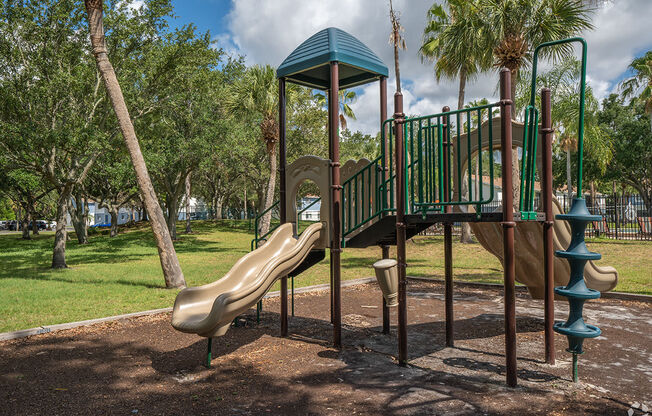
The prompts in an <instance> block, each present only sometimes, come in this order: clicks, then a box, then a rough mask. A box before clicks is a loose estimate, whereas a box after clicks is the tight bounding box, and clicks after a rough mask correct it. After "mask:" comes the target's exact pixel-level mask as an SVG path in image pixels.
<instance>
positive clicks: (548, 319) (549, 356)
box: [541, 88, 555, 364]
mask: <svg viewBox="0 0 652 416" xmlns="http://www.w3.org/2000/svg"><path fill="white" fill-rule="evenodd" d="M550 96H551V94H550V89H549V88H544V89H542V90H541V152H542V155H541V160H542V163H543V175H542V179H543V192H542V197H543V210H544V212H545V214H546V219H545V222H544V223H543V250H544V253H543V262H544V264H543V267H544V276H545V291H546V292H545V298H544V314H543V315H544V326H545V335H544V338H545V351H546V363H548V364H555V333H554V331H553V329H552V326H553V323H554V321H555V274H554V273H555V264H554V261H555V257H554V251H553V237H552V227H553V225H554V223H555V218H554V216H553V213H552V133H553V130H552V108H551V104H550Z"/></svg>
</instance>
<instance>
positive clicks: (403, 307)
mask: <svg viewBox="0 0 652 416" xmlns="http://www.w3.org/2000/svg"><path fill="white" fill-rule="evenodd" d="M404 122H405V114H403V94H401V92H400V91H397V92H396V93H395V94H394V127H395V130H396V131H395V132H394V135H395V137H396V141H395V143H396V150H395V155H396V164H395V166H396V261H397V263H398V363H399V365H402V366H405V365H407V361H408V354H407V278H406V276H405V268H406V263H405V261H406V259H405V203H406V201H405V148H404V143H403V140H404V137H403V125H404Z"/></svg>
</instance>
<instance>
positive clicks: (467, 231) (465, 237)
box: [457, 68, 473, 244]
mask: <svg viewBox="0 0 652 416" xmlns="http://www.w3.org/2000/svg"><path fill="white" fill-rule="evenodd" d="M465 95H466V69H464V68H462V69H460V83H459V89H458V94H457V109H458V110H461V109H462V108H464V97H465ZM467 122H470V120H468V121H467ZM469 163H471V161H470V160H469ZM460 182H461V183H460V192H461V195H462V198H466V199H467V200H469V199H471V198H469V192H470V190H469V189H467V188H468V187H467V185H466V181H464V180H462V178H460ZM460 243H464V244H470V243H473V237H472V235H471V226H470V225H469V223H468V222H463V223H462V233H461V235H460Z"/></svg>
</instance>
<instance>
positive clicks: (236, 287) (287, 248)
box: [172, 223, 324, 337]
mask: <svg viewBox="0 0 652 416" xmlns="http://www.w3.org/2000/svg"><path fill="white" fill-rule="evenodd" d="M323 229H324V224H323V223H316V224H312V225H311V226H309V227H308V228H306V230H305V231H304V232H303V233H301V235H300V236H299V237H295V236H294V230H293V225H292V224H291V223H286V224H283V225H281V226H280V227H278V229H277V230H276V231H274V233H272V235H271V237H270V238H269V239H268V240H267V243H266V244H265V245H264V246H262V247H260V248H258V249H256V250H254V251H252V252H251V253H248V254H247V255H245V256H244V257H242V258H241V259H240V260H238V261H237V262H236V263H235V265H233V267H232V268H231V270H229V272H228V273H227V274H226V275H225V276H224V277H222V278H221V279H219V280H217V281H215V282H213V283H209V284H207V285H204V286H198V287H190V288H187V289H183V290H182V291H181V292H179V294H178V295H177V298H176V300H175V301H174V308H173V310H172V326H173V327H174V328H175V329H177V330H179V331H181V332H188V333H192V334H198V335H200V336H203V337H215V336H221V335H224V334H225V333H226V331H227V330H228V329H229V327H230V325H231V322H232V321H233V319H235V317H236V316H238V315H239V314H241V313H243V312H245V311H246V310H248V309H249V308H251V307H252V306H254V305H255V304H256V303H257V302H258V301H259V300H260V299H262V298H263V296H265V294H266V293H267V292H268V291H269V289H270V288H271V287H272V285H273V284H274V282H276V280H278V279H279V278H281V277H282V276H286V275H287V274H288V273H290V272H291V271H292V270H294V269H295V268H296V267H297V266H299V265H300V264H301V262H303V260H304V259H305V258H306V256H307V255H308V253H309V252H310V250H311V249H312V248H313V247H314V246H315V245H316V244H317V243H318V241H319V239H320V237H321V235H322V230H323Z"/></svg>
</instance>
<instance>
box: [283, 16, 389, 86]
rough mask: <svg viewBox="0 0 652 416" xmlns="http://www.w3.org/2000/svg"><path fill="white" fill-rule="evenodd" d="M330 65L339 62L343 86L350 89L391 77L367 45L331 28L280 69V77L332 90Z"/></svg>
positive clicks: (312, 38)
mask: <svg viewBox="0 0 652 416" xmlns="http://www.w3.org/2000/svg"><path fill="white" fill-rule="evenodd" d="M330 62H338V65H339V87H340V89H341V88H350V87H354V86H356V85H361V84H366V83H368V82H371V81H376V80H378V79H379V78H380V77H381V76H382V77H387V75H388V71H387V67H386V66H385V65H384V64H383V62H382V61H381V60H380V58H378V56H376V54H375V53H373V52H372V51H371V49H369V48H368V47H367V46H365V45H364V44H363V43H362V42H360V41H359V40H358V39H356V38H355V37H353V36H351V35H350V34H348V33H346V32H345V31H343V30H341V29H338V28H335V27H329V28H327V29H324V30H320V31H319V32H317V33H315V34H314V35H312V36H311V37H310V38H308V39H307V40H306V41H305V42H303V43H302V44H301V45H299V47H297V48H296V49H295V50H294V51H293V52H292V53H291V54H290V55H289V56H288V57H287V58H285V60H284V61H283V63H281V65H280V66H279V67H278V70H277V71H276V77H277V78H285V79H286V80H287V81H289V82H293V83H295V84H300V85H304V86H307V87H311V88H317V89H320V90H327V89H329V87H330V67H329V64H330Z"/></svg>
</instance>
